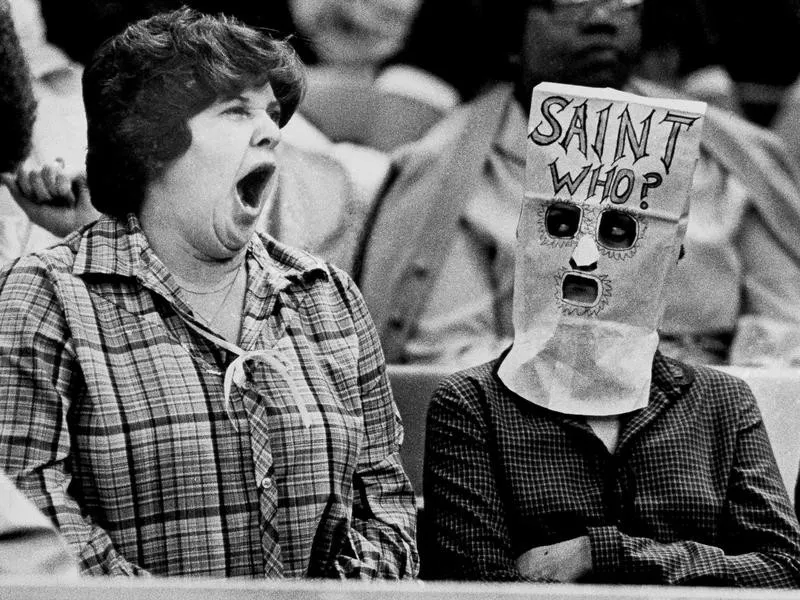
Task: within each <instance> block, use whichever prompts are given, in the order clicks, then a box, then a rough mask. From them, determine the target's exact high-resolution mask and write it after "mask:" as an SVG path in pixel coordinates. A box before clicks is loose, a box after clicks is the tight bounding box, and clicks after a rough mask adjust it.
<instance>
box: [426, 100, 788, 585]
mask: <svg viewBox="0 0 800 600" xmlns="http://www.w3.org/2000/svg"><path fill="white" fill-rule="evenodd" d="M531 106H532V109H531V115H530V121H529V126H528V138H527V140H528V141H527V145H528V155H527V167H526V169H527V170H526V185H525V198H524V202H523V207H522V212H521V215H520V219H519V224H518V228H517V248H516V258H517V263H516V273H515V284H514V285H515V287H514V309H513V312H514V315H513V318H514V331H515V333H514V343H513V346H512V347H511V349H510V350H509V351H507V352H505V353H503V354H502V355H501V356H500V357H499V358H498V359H496V360H494V361H491V362H488V363H485V364H483V365H480V366H477V367H473V368H471V369H468V370H465V371H461V372H459V373H456V374H454V375H452V376H450V377H449V378H448V379H446V380H445V381H444V382H443V383H442V384H440V386H439V388H438V389H437V391H436V393H435V395H434V399H433V401H432V405H431V408H430V412H429V414H428V425H427V437H426V457H425V478H424V486H425V489H424V492H425V510H426V513H427V514H426V518H427V519H429V521H428V523H429V524H430V526H431V530H430V531H429V533H428V535H429V537H430V539H431V540H432V542H431V543H432V548H431V553H432V554H435V555H436V556H437V561H436V563H435V564H433V565H429V569H430V573H429V574H428V575H429V576H433V577H434V578H444V579H490V580H537V581H581V582H584V581H585V582H603V583H624V584H687V585H730V586H776V587H780V586H784V587H796V586H798V585H800V526H798V523H797V519H796V517H795V515H794V512H793V510H792V507H791V503H790V501H789V497H788V494H787V492H786V489H785V486H784V484H783V481H782V479H781V476H780V473H779V472H778V468H777V466H776V463H775V459H774V457H773V454H772V450H771V447H770V445H769V441H768V439H767V434H766V431H765V429H764V426H763V423H762V421H761V417H760V414H759V411H758V407H757V405H756V402H755V399H754V397H753V394H752V393H751V391H750V390H749V388H748V387H747V385H746V384H745V383H744V382H742V381H740V380H738V379H735V378H733V377H731V376H729V375H726V374H723V373H720V372H718V371H714V370H711V369H709V368H706V367H692V366H689V365H687V364H684V363H682V362H679V361H677V360H673V359H670V358H667V357H665V356H663V355H662V354H661V353H660V352H659V351H658V350H657V345H658V340H659V336H658V333H657V328H658V325H659V321H660V319H661V317H662V315H663V313H664V296H665V294H664V290H665V288H666V285H667V281H668V279H669V276H670V272H671V271H672V269H673V267H674V266H675V264H676V263H677V262H678V259H679V256H680V254H681V251H682V241H683V237H684V234H685V232H686V223H687V218H688V211H689V190H690V187H691V182H692V176H693V172H694V169H695V164H696V162H697V158H698V147H699V141H700V134H701V130H702V125H703V113H704V110H705V105H703V104H702V103H697V102H687V101H675V100H660V99H650V98H643V97H638V96H634V95H631V94H626V93H622V92H617V91H614V90H608V89H605V90H599V89H593V88H586V87H577V86H568V85H557V84H541V85H539V86H537V87H536V88H535V89H534V94H533V101H532V104H531ZM464 465H469V468H465V467H464Z"/></svg>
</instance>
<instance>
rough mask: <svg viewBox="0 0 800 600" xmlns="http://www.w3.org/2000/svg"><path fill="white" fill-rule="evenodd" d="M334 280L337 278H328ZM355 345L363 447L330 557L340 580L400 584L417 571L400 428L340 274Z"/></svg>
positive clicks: (362, 316)
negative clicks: (344, 529) (339, 541)
mask: <svg viewBox="0 0 800 600" xmlns="http://www.w3.org/2000/svg"><path fill="white" fill-rule="evenodd" d="M334 277H337V275H334ZM339 277H341V279H340V280H339V281H338V282H337V285H339V286H341V289H342V291H343V297H344V299H345V302H346V303H347V304H348V305H349V308H350V310H351V312H352V316H353V321H354V324H355V328H356V332H357V336H358V340H359V361H358V385H359V389H360V394H361V407H362V411H363V420H364V443H363V445H362V447H361V449H360V453H359V458H358V466H357V467H356V473H355V475H354V478H353V517H352V523H351V527H350V530H349V531H348V535H347V543H346V547H345V548H344V549H343V550H342V552H341V553H340V554H339V556H337V557H336V569H337V571H338V573H339V576H340V577H346V578H359V579H376V578H380V579H403V578H407V577H415V576H416V575H417V573H418V571H419V556H418V554H417V546H416V502H415V496H414V490H413V489H412V487H411V483H410V481H409V479H408V476H407V475H406V473H405V470H404V469H403V465H402V463H401V462H400V445H401V444H402V441H403V427H402V424H401V422H400V415H399V412H398V410H397V407H396V405H395V403H394V399H393V397H392V392H391V388H390V386H389V379H388V376H387V374H386V368H385V363H384V359H383V353H382V351H381V348H380V343H379V341H378V336H377V333H376V331H375V327H374V326H373V324H372V320H371V319H370V317H369V313H368V312H367V309H366V306H365V304H364V300H363V299H362V297H361V294H360V292H359V291H358V289H357V288H356V287H355V285H354V284H353V282H352V281H351V280H350V278H349V277H347V276H346V275H343V274H340V275H339Z"/></svg>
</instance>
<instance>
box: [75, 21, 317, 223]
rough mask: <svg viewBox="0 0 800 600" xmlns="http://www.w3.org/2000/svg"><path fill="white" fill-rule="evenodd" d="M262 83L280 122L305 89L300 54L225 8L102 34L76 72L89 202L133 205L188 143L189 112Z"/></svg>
mask: <svg viewBox="0 0 800 600" xmlns="http://www.w3.org/2000/svg"><path fill="white" fill-rule="evenodd" d="M267 82H269V83H270V84H271V86H272V89H273V91H274V93H275V97H276V98H277V100H278V102H279V104H280V106H281V118H280V123H279V124H280V125H281V126H283V125H284V124H285V123H286V122H287V121H288V120H289V117H291V115H292V114H293V113H294V111H295V109H296V108H297V105H298V104H299V103H300V100H301V99H302V96H303V92H304V90H305V81H304V71H303V67H302V63H301V62H300V59H299V58H298V57H297V54H296V53H295V52H294V50H292V48H291V46H289V44H288V43H287V42H286V41H283V40H276V39H273V38H271V37H270V36H269V35H267V34H266V33H264V32H262V31H259V30H256V29H253V28H250V27H247V26H245V25H243V24H242V23H241V22H240V21H238V20H237V19H234V18H232V17H225V16H222V15H220V16H211V15H205V14H202V13H199V12H196V11H194V10H192V9H188V8H182V9H178V10H176V11H172V12H168V13H162V14H158V15H156V16H153V17H151V18H149V19H146V20H143V21H139V22H137V23H134V24H133V25H130V26H129V27H127V28H126V29H125V30H124V31H123V32H122V33H120V34H119V35H117V36H115V37H114V38H112V39H110V40H108V41H107V42H105V43H104V44H103V45H102V46H101V47H100V48H99V49H98V50H97V52H96V53H95V55H94V57H93V59H92V61H91V62H90V63H89V65H88V67H87V68H86V70H85V71H84V74H83V98H84V104H85V106H86V120H87V124H88V136H87V137H88V153H87V156H86V174H87V179H88V184H89V189H90V191H91V197H92V203H93V204H94V206H95V208H96V209H97V210H99V211H100V212H103V213H106V214H109V215H113V216H116V217H124V216H125V215H126V214H127V213H129V212H138V209H139V205H140V203H141V202H142V199H143V197H144V192H145V186H146V185H147V183H148V182H150V181H152V180H153V179H155V178H157V177H158V176H159V175H160V174H161V173H163V171H164V169H165V168H166V167H167V166H168V164H169V163H170V162H171V161H173V160H174V159H176V158H178V157H180V156H181V155H183V153H184V152H186V150H187V149H188V148H189V146H190V145H191V142H192V139H191V132H190V130H189V127H188V124H187V122H188V120H189V119H190V118H191V117H193V116H194V115H196V114H197V113H199V112H201V111H203V110H205V109H206V108H208V107H209V106H210V105H211V104H213V103H214V102H215V101H216V100H218V99H221V98H227V97H232V96H235V95H237V94H239V93H241V92H242V91H243V90H245V89H248V88H257V87H261V86H263V85H264V84H266V83H267Z"/></svg>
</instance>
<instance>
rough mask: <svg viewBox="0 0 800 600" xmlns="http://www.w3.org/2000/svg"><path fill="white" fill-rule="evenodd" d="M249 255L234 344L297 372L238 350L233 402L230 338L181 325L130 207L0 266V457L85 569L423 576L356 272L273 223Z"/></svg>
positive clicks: (393, 418) (397, 433)
mask: <svg viewBox="0 0 800 600" xmlns="http://www.w3.org/2000/svg"><path fill="white" fill-rule="evenodd" d="M246 264H247V272H248V288H247V292H246V298H245V305H244V318H243V322H242V334H241V338H240V346H241V347H242V349H243V350H245V351H251V350H269V351H270V352H272V353H274V355H276V356H277V357H279V358H280V359H281V360H283V361H284V362H285V363H286V364H287V366H288V374H289V375H288V377H290V378H291V379H287V376H286V373H284V374H283V375H281V374H279V373H277V372H276V369H275V368H274V365H273V366H270V364H267V363H266V362H264V361H252V362H250V363H247V364H246V367H245V368H246V376H247V381H246V382H244V383H243V384H242V385H241V386H238V387H237V386H234V387H233V392H232V394H231V398H230V405H229V406H225V405H224V402H223V373H224V371H225V368H226V366H227V365H228V364H229V363H230V362H231V361H232V360H233V359H234V358H235V357H234V356H233V355H231V354H229V353H228V352H226V351H225V350H224V349H222V348H220V347H216V346H215V345H214V344H213V343H212V342H210V341H208V340H207V339H206V338H205V337H204V336H203V335H199V334H198V333H197V332H196V331H194V330H192V329H191V328H190V327H189V326H188V325H187V323H186V319H188V320H190V321H192V320H193V318H192V312H191V308H190V307H189V305H188V303H187V302H186V300H185V297H184V296H183V295H182V292H181V290H180V288H179V287H178V285H177V284H176V282H175V280H174V279H173V278H172V277H171V276H170V275H169V273H168V272H167V270H166V268H165V267H164V265H163V263H162V262H161V261H160V260H159V259H158V257H156V256H155V254H154V253H153V251H152V249H151V248H150V247H149V245H148V244H147V240H146V239H145V237H144V235H143V233H142V231H141V229H140V226H139V223H138V221H137V219H136V218H135V217H133V216H130V217H129V219H128V222H127V223H122V222H118V221H115V220H112V219H101V220H100V221H99V222H97V223H96V224H95V225H93V226H91V227H90V228H88V229H86V230H84V231H80V232H77V233H76V234H73V235H72V236H71V237H69V238H67V240H65V242H64V243H63V244H61V245H58V246H56V247H54V248H53V249H50V250H46V251H44V252H41V253H39V254H36V255H31V256H28V257H25V258H22V259H20V260H19V261H17V262H16V263H15V264H13V265H12V266H11V267H10V268H8V269H6V270H4V271H3V272H2V274H0V406H1V407H2V408H0V468H2V469H4V470H5V471H6V472H7V473H8V474H9V475H10V476H11V477H12V478H13V479H14V481H15V483H16V485H17V486H18V487H19V488H20V489H21V490H22V491H23V492H24V493H25V494H27V495H28V496H29V497H30V498H32V499H33V500H34V501H35V503H36V504H37V505H38V507H39V508H40V509H41V510H42V511H44V512H45V514H47V515H48V516H49V517H50V518H51V519H52V520H53V521H54V522H55V523H56V525H57V526H58V527H59V529H60V530H61V532H62V534H63V535H64V536H65V537H66V538H67V539H68V540H69V542H70V543H71V544H72V546H73V548H74V549H75V550H76V551H77V553H78V555H79V559H80V564H81V567H82V570H83V571H84V572H85V573H91V574H101V573H110V574H126V575H130V574H146V573H152V574H160V575H208V576H244V577H280V576H287V577H296V576H313V577H360V578H373V577H386V578H400V577H409V576H413V575H415V573H416V571H417V563H418V558H417V555H416V548H415V542H414V539H415V516H416V515H415V505H414V494H413V491H412V489H411V485H410V483H409V481H408V479H407V477H406V475H405V472H404V471H403V468H402V466H401V464H400V460H399V454H398V451H399V445H400V443H401V442H402V435H403V434H402V426H401V423H400V418H399V414H398V412H397V409H396V407H395V405H394V401H393V399H392V395H391V391H390V388H389V383H388V379H387V376H386V374H385V369H384V361H383V355H382V352H381V350H380V346H379V343H378V339H377V336H376V333H375V331H374V327H373V325H372V322H371V320H370V319H369V316H368V314H367V311H366V308H365V305H364V303H363V300H362V298H361V296H360V294H359V292H358V290H357V289H356V288H355V286H354V285H353V284H352V282H351V281H350V279H349V278H348V277H347V276H346V275H344V274H343V273H342V272H341V271H339V270H337V269H336V268H335V267H332V266H330V265H325V264H323V263H321V262H319V261H317V260H316V259H314V258H312V257H311V256H309V255H307V254H304V253H301V252H299V251H296V250H292V249H289V248H287V247H285V246H283V245H281V244H279V243H277V242H275V241H274V240H272V239H270V238H267V237H263V238H262V237H254V238H253V240H252V241H251V243H250V246H249V248H248V252H247V258H246ZM193 322H194V324H195V325H198V326H200V327H202V324H201V323H200V322H199V320H196V321H193ZM273 362H275V361H273ZM291 388H294V389H295V390H297V392H296V393H297V394H298V396H297V397H295V396H293V395H292V393H291V391H290V390H291ZM301 404H302V405H303V407H304V408H305V410H301V408H302V407H300V405H301ZM309 421H310V422H309ZM306 425H308V426H306Z"/></svg>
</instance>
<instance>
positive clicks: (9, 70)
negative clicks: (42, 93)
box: [0, 0, 36, 171]
mask: <svg viewBox="0 0 800 600" xmlns="http://www.w3.org/2000/svg"><path fill="white" fill-rule="evenodd" d="M35 120H36V100H35V99H34V96H33V88H32V87H31V77H30V72H29V70H28V64H27V63H26V62H25V57H24V56H23V55H22V47H21V46H20V43H19V38H18V37H17V33H16V31H14V23H13V22H12V20H11V13H10V7H9V5H8V3H7V2H6V1H5V0H0V132H2V134H0V171H13V170H14V169H16V168H17V165H19V163H21V162H22V161H23V160H24V159H25V157H27V156H28V153H30V150H31V135H32V133H33V123H34V121H35Z"/></svg>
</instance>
